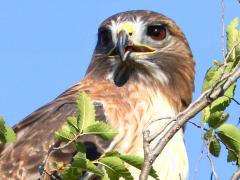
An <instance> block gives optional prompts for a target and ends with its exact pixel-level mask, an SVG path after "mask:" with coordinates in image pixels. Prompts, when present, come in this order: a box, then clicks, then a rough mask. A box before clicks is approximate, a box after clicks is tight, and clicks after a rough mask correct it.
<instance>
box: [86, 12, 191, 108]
mask: <svg viewBox="0 0 240 180" xmlns="http://www.w3.org/2000/svg"><path fill="white" fill-rule="evenodd" d="M194 64H195V63H194V60H193V56H192V53H191V50H190V48H189V45H188V42H187V40H186V38H185V36H184V34H183V33H182V32H181V30H180V28H179V27H178V26H177V25H176V23H175V22H174V21H172V20H171V19H169V18H167V17H166V16H164V15H162V14H159V13H156V12H152V11H145V10H138V11H127V12H123V13H118V14H116V15H113V16H111V17H110V18H108V19H106V20H105V21H104V22H102V23H101V25H100V27H99V29H98V41H97V45H96V49H95V52H94V55H93V58H92V62H91V64H90V66H89V68H88V71H87V76H92V78H100V79H102V78H104V79H108V80H110V81H112V82H113V83H114V84H115V85H116V86H118V87H122V86H125V85H127V84H128V83H132V82H134V83H136V82H140V83H144V85H146V86H149V85H153V84H158V86H161V87H162V88H163V89H165V91H166V92H168V91H169V90H170V91H171V93H169V94H175V93H176V94H177V95H179V96H185V97H184V98H182V100H183V103H185V104H188V103H189V102H190V101H191V94H192V91H193V88H194V86H193V80H194ZM172 91H173V92H172ZM184 101H186V102H184Z"/></svg>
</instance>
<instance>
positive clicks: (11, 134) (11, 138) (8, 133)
mask: <svg viewBox="0 0 240 180" xmlns="http://www.w3.org/2000/svg"><path fill="white" fill-rule="evenodd" d="M5 128H6V134H5V135H6V136H5V137H6V141H7V143H11V142H13V141H14V140H15V139H16V134H15V132H14V131H13V129H12V128H10V127H9V126H7V125H6V124H5Z"/></svg>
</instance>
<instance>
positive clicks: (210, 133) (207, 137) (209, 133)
mask: <svg viewBox="0 0 240 180" xmlns="http://www.w3.org/2000/svg"><path fill="white" fill-rule="evenodd" d="M214 136H215V132H214V130H213V128H210V129H209V131H207V132H206V133H205V134H204V136H203V138H204V139H205V140H206V141H210V140H211V139H212V138H213V137H214Z"/></svg>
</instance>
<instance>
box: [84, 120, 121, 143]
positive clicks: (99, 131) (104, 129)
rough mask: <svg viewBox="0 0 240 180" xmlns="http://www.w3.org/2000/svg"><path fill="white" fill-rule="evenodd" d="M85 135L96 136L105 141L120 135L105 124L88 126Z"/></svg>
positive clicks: (97, 123) (99, 123) (98, 123)
mask: <svg viewBox="0 0 240 180" xmlns="http://www.w3.org/2000/svg"><path fill="white" fill-rule="evenodd" d="M84 133H85V134H91V135H96V136H99V137H101V138H103V139H105V140H111V139H113V138H114V137H115V136H116V135H117V134H118V132H117V131H116V130H115V129H113V128H112V127H111V126H110V125H108V124H106V123H103V122H96V123H95V124H93V125H90V126H88V127H87V128H86V129H85V130H84Z"/></svg>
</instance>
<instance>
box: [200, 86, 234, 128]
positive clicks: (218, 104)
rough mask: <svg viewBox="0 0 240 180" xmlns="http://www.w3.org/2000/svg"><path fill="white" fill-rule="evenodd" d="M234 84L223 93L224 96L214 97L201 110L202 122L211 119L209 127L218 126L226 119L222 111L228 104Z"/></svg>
mask: <svg viewBox="0 0 240 180" xmlns="http://www.w3.org/2000/svg"><path fill="white" fill-rule="evenodd" d="M235 88H236V84H235V83H234V84H233V85H231V86H230V87H229V88H228V89H227V91H226V92H225V93H224V96H222V97H220V98H218V99H216V100H215V101H214V102H213V103H212V104H211V105H209V106H208V107H206V108H205V109H204V110H203V112H202V122H204V123H205V122H209V120H211V121H212V122H211V124H209V125H210V126H211V127H214V128H216V127H218V126H219V125H221V124H222V123H224V122H225V121H226V120H227V119H228V115H227V114H226V113H224V112H221V111H224V110H225V109H226V108H227V107H228V106H229V104H230V103H231V101H232V99H231V98H233V96H234V92H235Z"/></svg>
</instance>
